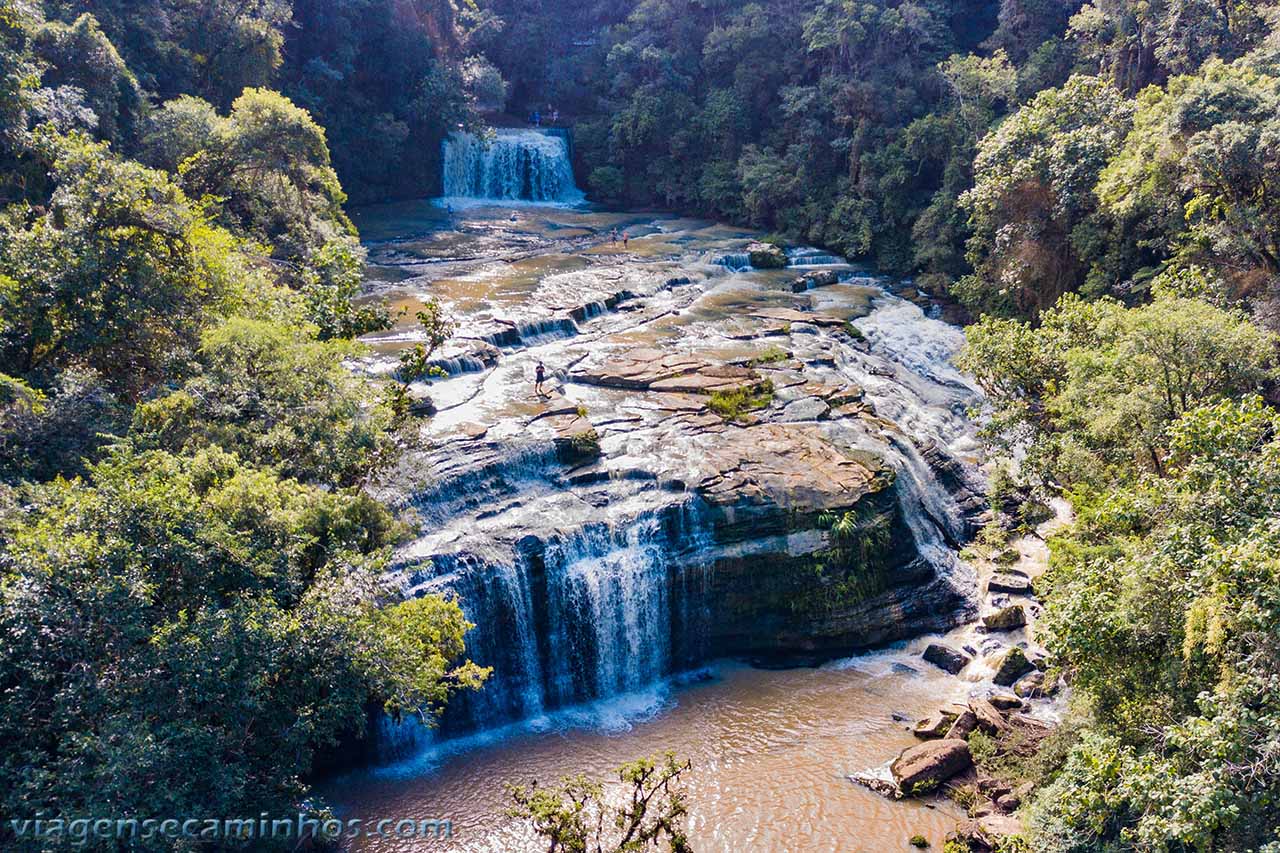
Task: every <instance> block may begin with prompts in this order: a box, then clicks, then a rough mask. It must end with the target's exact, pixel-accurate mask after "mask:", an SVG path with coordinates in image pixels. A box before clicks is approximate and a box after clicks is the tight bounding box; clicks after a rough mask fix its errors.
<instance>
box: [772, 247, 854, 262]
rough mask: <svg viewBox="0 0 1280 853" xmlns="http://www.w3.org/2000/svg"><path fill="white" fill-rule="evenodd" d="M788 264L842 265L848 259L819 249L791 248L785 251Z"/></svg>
mask: <svg viewBox="0 0 1280 853" xmlns="http://www.w3.org/2000/svg"><path fill="white" fill-rule="evenodd" d="M787 258H788V260H789V263H788V265H789V266H793V267H842V266H847V265H848V263H849V262H848V261H847V260H845V259H844V258H841V257H839V256H837V255H832V254H830V253H828V252H824V251H822V250H821V249H808V248H806V249H791V250H788V252H787Z"/></svg>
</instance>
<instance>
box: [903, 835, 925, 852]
mask: <svg viewBox="0 0 1280 853" xmlns="http://www.w3.org/2000/svg"><path fill="white" fill-rule="evenodd" d="M907 843H908V844H910V845H911V846H912V847H919V848H920V849H921V850H923V849H925V848H926V847H928V846H929V839H927V838H925V837H924V836H923V835H913V836H911V838H910V840H909V841H908V842H907Z"/></svg>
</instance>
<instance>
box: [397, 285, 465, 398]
mask: <svg viewBox="0 0 1280 853" xmlns="http://www.w3.org/2000/svg"><path fill="white" fill-rule="evenodd" d="M416 316H417V320H418V329H419V330H420V331H421V333H422V335H423V337H424V340H423V341H421V342H420V343H417V344H414V345H413V346H412V347H410V348H409V349H407V350H405V351H404V352H402V353H401V354H400V370H399V371H398V374H399V377H400V381H401V383H402V384H404V385H406V386H407V385H408V384H409V383H410V382H416V381H418V380H421V379H427V378H430V377H437V376H443V375H444V371H443V370H442V369H441V368H439V367H437V366H434V365H432V364H431V357H432V356H433V355H435V352H436V350H438V349H439V348H440V347H442V346H444V344H445V343H446V342H448V340H449V338H450V337H452V336H453V329H454V325H453V320H451V319H450V318H449V316H448V315H447V314H446V313H445V310H444V306H443V305H442V304H441V303H440V301H439V300H438V299H429V300H427V302H426V303H424V304H423V307H422V310H420V311H418V313H417V315H416Z"/></svg>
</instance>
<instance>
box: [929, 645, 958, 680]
mask: <svg viewBox="0 0 1280 853" xmlns="http://www.w3.org/2000/svg"><path fill="white" fill-rule="evenodd" d="M922 657H924V659H925V660H926V661H928V662H929V663H931V664H933V665H934V666H936V667H938V668H940V669H945V670H946V671H947V672H949V673H951V674H952V675H955V674H956V673H957V672H959V671H960V670H962V669H964V668H965V667H966V666H968V665H969V658H968V657H967V656H965V655H964V654H962V653H960V652H958V651H956V650H955V649H953V648H951V647H950V646H944V645H943V644H942V643H930V644H929V646H928V648H926V649H925V650H924V655H923V656H922Z"/></svg>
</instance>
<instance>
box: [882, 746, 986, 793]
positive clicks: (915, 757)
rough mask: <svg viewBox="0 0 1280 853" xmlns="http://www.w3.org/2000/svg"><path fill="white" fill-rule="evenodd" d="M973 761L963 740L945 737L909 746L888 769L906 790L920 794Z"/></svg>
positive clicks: (960, 770) (899, 786) (969, 765)
mask: <svg viewBox="0 0 1280 853" xmlns="http://www.w3.org/2000/svg"><path fill="white" fill-rule="evenodd" d="M972 765H973V757H972V756H971V755H970V754H969V744H968V743H967V742H966V741H963V740H959V739H953V738H944V739H942V740H934V741H928V742H926V743H922V744H919V745H918V746H912V747H908V748H907V749H904V750H903V751H902V754H901V755H899V756H898V758H897V759H896V760H895V761H894V762H893V763H892V764H890V765H889V771H890V772H891V773H892V774H893V779H894V781H895V782H896V783H897V785H898V789H899V790H901V791H902V792H904V793H906V794H920V793H923V792H925V791H931V790H933V789H934V788H937V787H938V786H939V785H941V784H942V783H943V782H945V781H947V780H948V779H950V778H951V777H952V776H955V775H956V774H957V773H960V772H963V771H965V770H968V769H969V768H970V767H971V766H972Z"/></svg>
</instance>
